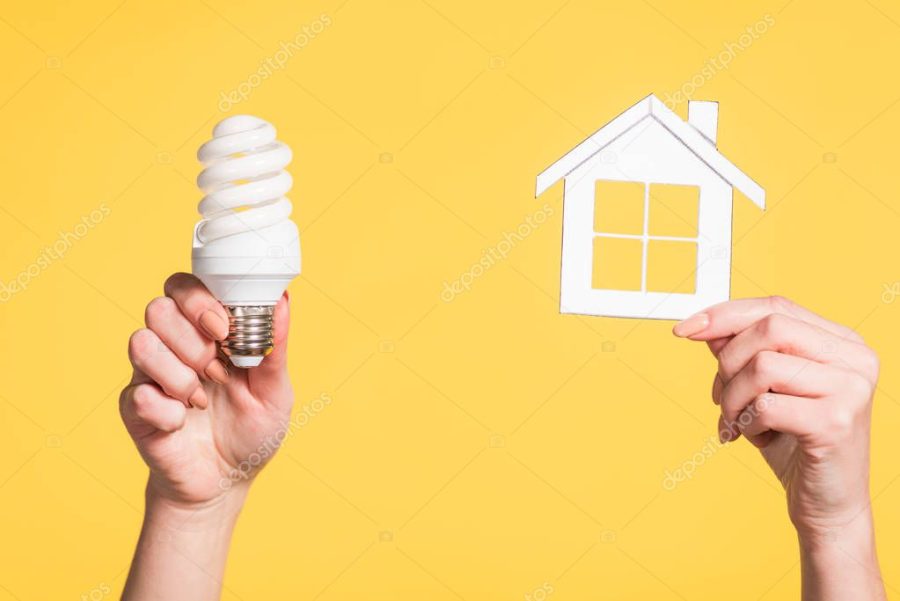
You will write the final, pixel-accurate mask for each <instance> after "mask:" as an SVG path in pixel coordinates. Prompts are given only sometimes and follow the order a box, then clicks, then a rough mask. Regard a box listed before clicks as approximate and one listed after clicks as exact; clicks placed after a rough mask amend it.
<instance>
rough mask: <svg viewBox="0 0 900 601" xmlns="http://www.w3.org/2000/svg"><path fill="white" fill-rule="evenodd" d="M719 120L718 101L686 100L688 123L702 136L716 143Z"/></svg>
mask: <svg viewBox="0 0 900 601" xmlns="http://www.w3.org/2000/svg"><path fill="white" fill-rule="evenodd" d="M718 122H719V103H718V102H707V101H704V100H691V101H690V102H688V123H690V124H691V125H693V126H694V128H696V129H697V131H699V132H700V133H701V134H703V137H704V138H706V139H707V140H709V141H710V142H712V145H713V146H715V145H716V127H717V125H718Z"/></svg>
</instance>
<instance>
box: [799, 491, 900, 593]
mask: <svg viewBox="0 0 900 601" xmlns="http://www.w3.org/2000/svg"><path fill="white" fill-rule="evenodd" d="M798 540H799V543H800V562H801V571H802V574H803V589H804V590H803V598H804V599H816V600H820V601H831V600H832V599H834V600H841V599H866V600H870V599H884V598H885V597H884V584H883V583H882V580H881V572H880V568H879V566H878V554H877V552H876V548H875V531H874V526H873V521H872V512H871V509H870V508H866V509H865V510H863V511H861V512H860V513H859V514H858V515H856V516H854V517H853V518H852V519H849V520H848V521H846V522H845V523H841V524H839V525H832V526H828V527H823V528H815V529H802V530H801V529H798Z"/></svg>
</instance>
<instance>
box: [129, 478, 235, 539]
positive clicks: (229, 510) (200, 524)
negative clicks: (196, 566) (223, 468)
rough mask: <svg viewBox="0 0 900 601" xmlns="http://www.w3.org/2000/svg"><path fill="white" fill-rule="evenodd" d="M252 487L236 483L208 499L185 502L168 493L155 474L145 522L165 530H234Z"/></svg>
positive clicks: (150, 483)
mask: <svg viewBox="0 0 900 601" xmlns="http://www.w3.org/2000/svg"><path fill="white" fill-rule="evenodd" d="M247 492H248V486H244V485H241V486H232V487H231V488H229V489H228V490H226V491H224V492H223V493H222V494H221V495H219V496H217V497H214V498H212V499H208V500H205V501H197V502H190V501H183V500H180V499H177V498H174V497H173V496H172V495H169V494H167V492H166V490H165V488H164V487H160V486H159V485H158V484H157V483H156V482H155V481H154V479H153V477H152V476H151V477H150V479H149V480H148V481H147V489H146V492H145V504H146V509H145V513H144V521H145V522H147V523H148V524H153V525H154V526H156V527H161V528H163V529H165V530H178V531H206V530H215V529H222V528H225V529H228V530H231V529H232V528H233V527H234V524H235V523H236V522H237V518H238V516H239V515H240V513H241V509H242V508H243V506H244V501H245V499H246V498H247Z"/></svg>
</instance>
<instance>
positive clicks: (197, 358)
mask: <svg viewBox="0 0 900 601" xmlns="http://www.w3.org/2000/svg"><path fill="white" fill-rule="evenodd" d="M144 320H145V321H146V323H147V327H148V328H150V329H151V330H153V332H154V333H155V334H156V335H157V336H159V338H160V340H162V342H163V344H165V345H166V346H167V347H168V348H169V349H170V350H171V351H172V352H174V353H175V354H176V355H177V356H178V358H179V359H181V361H182V362H183V363H185V364H186V365H188V366H190V368H191V369H193V370H194V371H196V372H197V373H202V374H205V375H206V376H207V377H209V378H210V379H211V380H214V381H216V382H219V383H220V384H224V383H226V382H227V381H228V374H227V372H225V369H224V368H223V367H222V364H221V363H219V361H218V359H217V358H216V343H215V342H213V341H212V340H210V339H209V338H208V337H207V336H205V335H203V334H202V333H201V332H200V330H198V329H197V328H196V327H195V326H194V324H192V323H191V322H190V321H188V319H187V317H185V316H184V314H183V313H182V312H181V310H180V309H179V308H178V305H177V304H176V303H175V301H174V300H172V299H171V298H169V297H168V296H161V297H159V298H155V299H153V300H152V301H150V304H148V305H147V310H146V312H145V314H144Z"/></svg>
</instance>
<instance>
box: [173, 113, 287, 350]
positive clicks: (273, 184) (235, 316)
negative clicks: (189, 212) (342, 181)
mask: <svg viewBox="0 0 900 601" xmlns="http://www.w3.org/2000/svg"><path fill="white" fill-rule="evenodd" d="M197 158H198V159H200V162H201V163H203V166H204V169H203V171H202V172H201V173H200V175H199V177H197V185H198V186H199V187H200V189H201V190H202V191H203V193H204V194H205V196H204V197H203V199H202V200H201V201H200V206H199V207H198V208H199V211H200V214H201V215H202V216H203V219H201V220H200V221H199V222H198V223H197V225H196V226H195V227H194V243H193V252H192V253H191V259H192V264H193V272H194V275H196V276H197V277H198V278H199V279H200V281H202V282H203V283H204V284H205V285H206V287H207V288H209V290H210V292H212V294H213V295H214V296H215V297H216V298H217V299H219V301H221V303H222V304H223V305H224V306H225V309H226V310H227V311H228V320H229V324H228V337H227V338H226V339H225V340H224V341H222V342H221V345H220V346H221V349H222V351H223V352H224V353H225V354H226V355H228V357H229V359H230V360H231V362H232V363H233V364H234V365H235V366H237V367H255V366H257V365H259V364H260V363H261V362H262V360H263V358H264V357H265V356H266V355H267V354H269V353H270V352H271V351H272V346H273V333H272V317H273V314H274V311H275V304H276V303H277V302H278V299H279V298H280V297H281V295H282V293H283V292H284V289H285V288H287V285H288V284H289V283H290V281H291V280H292V279H294V278H295V277H296V276H297V275H298V274H299V273H300V234H299V232H298V231H297V226H296V225H295V224H294V222H293V221H291V220H290V214H291V201H290V200H288V199H287V198H286V197H285V194H286V193H287V191H288V190H290V189H291V184H292V183H293V180H292V179H291V176H290V174H288V172H287V171H285V170H284V168H285V167H286V166H287V165H288V163H290V162H291V149H290V148H288V147H287V146H286V145H285V144H283V143H282V142H279V141H278V140H276V138H275V128H274V127H273V126H272V124H271V123H268V122H267V121H264V120H263V119H260V118H258V117H252V116H249V115H236V116H234V117H228V118H227V119H224V120H223V121H221V122H220V123H219V124H218V125H216V126H215V128H214V129H213V139H212V140H210V141H208V142H206V143H205V144H204V145H203V146H201V147H200V150H199V151H198V152H197Z"/></svg>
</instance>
